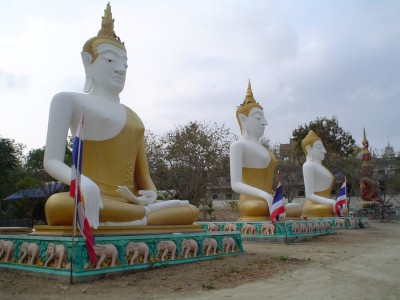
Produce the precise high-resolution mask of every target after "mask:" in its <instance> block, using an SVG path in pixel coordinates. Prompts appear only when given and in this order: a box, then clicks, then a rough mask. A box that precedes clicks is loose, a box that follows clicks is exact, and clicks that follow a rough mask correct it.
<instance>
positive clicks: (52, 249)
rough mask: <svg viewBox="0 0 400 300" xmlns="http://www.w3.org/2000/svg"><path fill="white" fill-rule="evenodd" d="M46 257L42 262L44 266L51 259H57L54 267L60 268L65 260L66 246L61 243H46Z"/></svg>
mask: <svg viewBox="0 0 400 300" xmlns="http://www.w3.org/2000/svg"><path fill="white" fill-rule="evenodd" d="M46 258H47V260H46V262H45V264H44V267H45V268H46V267H47V266H48V265H49V263H51V262H52V261H54V262H56V260H58V263H57V266H56V269H61V267H62V264H63V263H66V262H67V248H66V247H65V246H64V245H62V244H59V245H56V244H53V243H49V244H48V245H47V250H46Z"/></svg>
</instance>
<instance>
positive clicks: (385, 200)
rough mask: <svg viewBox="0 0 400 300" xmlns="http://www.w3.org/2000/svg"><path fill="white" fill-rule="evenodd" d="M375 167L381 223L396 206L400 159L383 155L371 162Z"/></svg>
mask: <svg viewBox="0 0 400 300" xmlns="http://www.w3.org/2000/svg"><path fill="white" fill-rule="evenodd" d="M373 164H374V166H375V167H377V170H378V174H376V175H377V176H376V178H377V179H378V182H379V198H380V202H381V207H380V211H381V221H383V220H384V219H385V215H386V214H387V213H388V212H389V211H390V207H392V206H393V205H396V206H398V205H399V201H398V200H397V196H398V195H399V194H400V159H399V158H396V157H394V156H392V157H388V156H385V155H383V156H382V157H381V158H375V159H374V161H373Z"/></svg>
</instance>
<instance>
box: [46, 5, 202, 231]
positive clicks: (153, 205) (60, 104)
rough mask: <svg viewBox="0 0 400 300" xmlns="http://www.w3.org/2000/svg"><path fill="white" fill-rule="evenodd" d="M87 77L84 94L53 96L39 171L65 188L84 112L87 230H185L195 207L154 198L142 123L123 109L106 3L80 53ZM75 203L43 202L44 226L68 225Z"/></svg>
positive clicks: (62, 198) (117, 50) (123, 63)
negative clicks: (69, 145)
mask: <svg viewBox="0 0 400 300" xmlns="http://www.w3.org/2000/svg"><path fill="white" fill-rule="evenodd" d="M81 56H82V60H83V65H84V68H85V72H86V83H85V87H84V92H85V93H84V94H82V93H72V92H62V93H59V94H56V95H55V96H54V97H53V100H52V102H51V107H50V113H49V121H48V131H47V141H46V148H45V156H44V168H45V170H46V171H47V172H48V173H49V174H50V175H51V176H52V177H54V178H55V179H57V180H59V181H60V182H63V183H64V184H67V185H69V184H70V180H71V168H70V166H67V165H66V164H64V162H63V161H64V155H65V153H64V151H65V144H66V139H67V135H68V130H71V132H76V128H77V126H78V123H79V120H80V117H81V114H82V111H83V113H84V118H85V122H84V129H83V131H84V149H83V156H82V162H83V167H82V177H81V193H82V196H83V202H84V206H85V213H86V216H87V218H88V221H89V224H90V225H91V226H92V227H94V228H97V227H98V226H99V225H104V226H114V225H115V226H129V225H188V224H192V223H193V222H194V221H195V220H196V219H197V216H198V213H199V210H198V208H196V207H194V206H192V205H190V204H189V203H188V201H181V200H169V201H157V200H156V197H157V195H156V191H157V190H156V187H155V185H154V183H153V181H152V180H151V178H150V174H149V168H148V163H147V158H146V151H145V148H144V125H143V123H142V121H141V119H140V118H139V116H138V115H137V114H136V113H135V112H134V111H133V110H131V109H130V108H128V107H126V106H124V105H123V104H121V103H120V97H119V94H120V93H121V92H122V90H123V88H124V85H125V78H126V70H127V67H128V65H127V52H126V48H125V45H124V43H123V42H121V40H120V38H119V37H117V35H116V34H115V32H114V20H113V18H112V13H111V7H110V4H109V3H108V4H107V8H106V9H105V11H104V17H103V18H102V23H101V29H100V31H99V32H98V34H97V36H95V37H93V38H91V39H89V40H88V41H87V42H86V43H85V44H84V46H83V51H82V53H81ZM73 209H74V200H73V199H72V198H71V197H69V193H57V194H54V195H52V196H51V197H50V198H49V199H48V200H47V202H46V206H45V212H46V218H47V222H48V224H49V225H71V224H72V220H73Z"/></svg>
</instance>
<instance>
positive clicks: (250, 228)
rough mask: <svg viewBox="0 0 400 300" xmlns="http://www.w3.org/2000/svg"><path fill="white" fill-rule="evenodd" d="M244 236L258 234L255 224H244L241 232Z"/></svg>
mask: <svg viewBox="0 0 400 300" xmlns="http://www.w3.org/2000/svg"><path fill="white" fill-rule="evenodd" d="M241 232H242V234H256V226H255V225H253V224H247V223H246V224H244V225H243V226H242V230H241Z"/></svg>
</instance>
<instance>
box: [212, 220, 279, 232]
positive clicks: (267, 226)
mask: <svg viewBox="0 0 400 300" xmlns="http://www.w3.org/2000/svg"><path fill="white" fill-rule="evenodd" d="M239 230H240V233H241V234H252V235H254V234H257V232H258V230H257V226H256V225H255V224H251V223H245V224H242V225H241V226H240V229H239V226H238V225H237V224H235V223H226V224H224V225H221V226H220V225H218V224H216V223H208V225H207V231H239ZM259 233H260V234H263V235H275V225H274V224H273V223H268V222H263V223H262V224H261V227H260V229H259Z"/></svg>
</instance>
